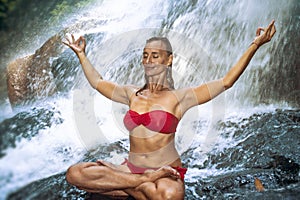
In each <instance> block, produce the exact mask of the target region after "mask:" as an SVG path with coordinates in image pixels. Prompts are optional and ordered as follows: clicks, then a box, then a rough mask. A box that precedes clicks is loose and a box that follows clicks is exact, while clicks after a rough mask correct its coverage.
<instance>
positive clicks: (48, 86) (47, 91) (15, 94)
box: [6, 32, 63, 107]
mask: <svg viewBox="0 0 300 200" xmlns="http://www.w3.org/2000/svg"><path fill="white" fill-rule="evenodd" d="M62 35H63V34H62V32H61V33H59V34H56V35H55V36H53V37H51V38H50V39H49V40H48V41H47V42H45V44H44V45H43V46H42V47H41V48H39V49H38V50H37V51H36V52H35V54H33V55H29V56H26V57H24V58H19V59H17V60H15V61H13V62H11V63H9V64H8V66H7V68H6V80H7V91H8V97H9V101H10V103H11V105H12V107H15V106H18V105H22V104H27V103H29V102H30V101H31V100H36V99H42V98H44V97H48V96H51V95H53V94H54V93H55V92H56V91H57V90H56V83H55V80H54V78H55V77H54V75H53V72H52V71H53V69H52V66H51V64H52V60H53V59H55V58H56V57H57V56H59V55H60V54H61V52H62V50H63V44H62V42H61V41H62Z"/></svg>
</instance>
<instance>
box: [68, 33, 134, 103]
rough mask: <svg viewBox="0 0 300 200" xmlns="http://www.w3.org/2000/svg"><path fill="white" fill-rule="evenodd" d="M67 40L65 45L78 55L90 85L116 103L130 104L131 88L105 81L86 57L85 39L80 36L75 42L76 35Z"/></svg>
mask: <svg viewBox="0 0 300 200" xmlns="http://www.w3.org/2000/svg"><path fill="white" fill-rule="evenodd" d="M66 40H67V41H64V42H63V43H64V44H65V45H67V46H68V47H70V48H71V49H72V50H73V51H74V52H75V53H76V55H77V57H78V58H79V61H80V64H81V66H82V69H83V72H84V74H85V77H86V78H87V80H88V82H89V83H90V85H91V86H92V87H93V88H94V89H96V90H97V91H99V92H100V93H101V94H103V95H104V96H106V97H107V98H109V99H111V100H113V101H116V102H120V103H124V104H128V102H129V100H128V99H129V97H128V96H129V95H128V91H129V88H128V87H127V86H120V85H117V84H115V83H112V82H110V81H105V80H103V78H102V76H101V75H100V74H99V72H98V71H97V70H96V69H95V68H94V67H93V65H92V64H91V62H90V61H89V59H88V58H87V56H86V53H85V47H86V41H85V39H84V37H82V36H80V37H79V38H78V39H77V40H75V38H74V35H71V39H69V38H66Z"/></svg>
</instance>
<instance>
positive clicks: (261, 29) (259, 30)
mask: <svg viewBox="0 0 300 200" xmlns="http://www.w3.org/2000/svg"><path fill="white" fill-rule="evenodd" d="M261 31H264V28H263V27H258V28H257V30H256V36H260V32H261Z"/></svg>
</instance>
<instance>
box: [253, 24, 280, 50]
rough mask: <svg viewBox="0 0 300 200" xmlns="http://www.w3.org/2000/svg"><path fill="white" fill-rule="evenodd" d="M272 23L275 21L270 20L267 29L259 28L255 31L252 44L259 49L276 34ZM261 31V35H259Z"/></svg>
mask: <svg viewBox="0 0 300 200" xmlns="http://www.w3.org/2000/svg"><path fill="white" fill-rule="evenodd" d="M274 23H275V20H272V21H271V23H270V24H269V26H268V27H266V28H263V27H259V28H258V29H257V30H256V37H255V39H254V41H253V42H252V43H254V44H256V45H257V46H258V47H260V46H261V45H263V44H265V43H267V42H269V41H270V40H271V39H272V37H273V36H274V34H275V32H276V28H275V25H274ZM262 31H263V33H262V34H261V32H262Z"/></svg>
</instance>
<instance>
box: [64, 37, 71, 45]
mask: <svg viewBox="0 0 300 200" xmlns="http://www.w3.org/2000/svg"><path fill="white" fill-rule="evenodd" d="M65 39H66V40H67V42H68V44H70V43H71V41H70V39H69V37H68V36H66V37H65Z"/></svg>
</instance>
